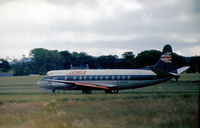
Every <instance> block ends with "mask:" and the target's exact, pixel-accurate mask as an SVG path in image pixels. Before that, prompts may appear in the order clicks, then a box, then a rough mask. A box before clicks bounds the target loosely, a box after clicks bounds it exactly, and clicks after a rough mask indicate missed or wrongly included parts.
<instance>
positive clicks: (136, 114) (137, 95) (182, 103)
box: [0, 74, 200, 128]
mask: <svg viewBox="0 0 200 128" xmlns="http://www.w3.org/2000/svg"><path fill="white" fill-rule="evenodd" d="M41 77H42V76H25V77H4V78H0V128H27V127H29V128H93V127H96V128H102V127H105V128H113V127H115V128H122V127H123V128H132V127H139V128H197V127H198V118H199V116H198V109H199V108H198V104H199V91H200V89H199V88H200V74H183V75H182V76H181V78H180V79H179V81H178V82H176V81H175V80H171V81H168V82H165V83H162V84H158V85H153V86H150V87H145V88H138V89H134V90H132V89H131V90H123V91H119V94H105V93H104V91H94V92H93V94H91V95H82V94H81V91H59V92H57V93H56V94H51V93H50V92H45V91H43V90H42V89H41V88H39V87H38V86H37V85H36V82H37V81H38V80H39V79H40V78H41Z"/></svg>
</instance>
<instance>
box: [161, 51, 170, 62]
mask: <svg viewBox="0 0 200 128" xmlns="http://www.w3.org/2000/svg"><path fill="white" fill-rule="evenodd" d="M161 60H162V61H164V62H165V63H172V55H171V52H167V53H165V54H163V55H162V56H161Z"/></svg>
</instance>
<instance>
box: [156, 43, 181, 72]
mask: <svg viewBox="0 0 200 128" xmlns="http://www.w3.org/2000/svg"><path fill="white" fill-rule="evenodd" d="M153 68H156V69H160V70H162V71H165V72H171V73H177V70H176V66H175V65H174V64H173V51H172V47H171V46H170V45H169V44H167V45H165V46H164V48H163V51H162V54H161V57H160V60H159V61H158V62H157V63H156V64H155V65H154V66H153Z"/></svg>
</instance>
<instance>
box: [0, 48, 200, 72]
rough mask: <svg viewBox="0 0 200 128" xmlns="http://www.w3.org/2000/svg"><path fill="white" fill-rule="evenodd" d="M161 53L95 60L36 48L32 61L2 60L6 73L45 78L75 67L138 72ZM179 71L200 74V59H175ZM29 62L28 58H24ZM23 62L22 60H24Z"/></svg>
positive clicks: (87, 56)
mask: <svg viewBox="0 0 200 128" xmlns="http://www.w3.org/2000/svg"><path fill="white" fill-rule="evenodd" d="M160 55H161V51H158V50H145V51H142V52H140V53H139V54H138V55H137V56H135V54H134V53H133V52H131V51H129V52H124V53H123V54H122V57H121V58H119V57H118V56H117V55H102V56H99V57H94V56H91V55H89V54H87V53H86V52H80V53H78V52H72V53H70V52H69V51H67V50H65V51H60V52H59V51H57V50H48V49H44V48H35V49H33V50H31V52H30V58H29V61H17V62H16V63H15V64H13V65H9V64H8V62H7V60H4V59H0V62H1V64H0V70H1V71H3V72H6V71H9V70H12V71H13V74H14V75H16V76H18V75H30V74H41V75H44V74H46V72H48V71H49V70H59V69H70V68H72V66H73V67H75V68H80V67H86V65H87V66H88V67H89V68H90V69H135V68H143V67H146V66H152V65H154V64H155V63H156V62H157V61H158V60H159V59H160ZM173 58H174V63H175V65H176V66H177V67H181V66H184V65H190V69H189V70H188V72H200V56H196V57H191V58H184V57H182V56H180V55H178V54H176V53H175V54H174V55H173ZM23 59H25V57H24V58H23ZM23 59H22V60H23Z"/></svg>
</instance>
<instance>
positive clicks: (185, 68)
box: [170, 66, 190, 75]
mask: <svg viewBox="0 0 200 128" xmlns="http://www.w3.org/2000/svg"><path fill="white" fill-rule="evenodd" d="M188 68H190V67H189V66H184V67H181V68H178V69H177V73H172V72H170V74H172V75H180V74H181V73H183V72H184V71H186V70H187V69H188Z"/></svg>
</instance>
